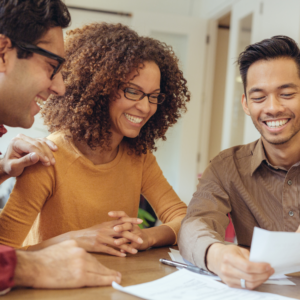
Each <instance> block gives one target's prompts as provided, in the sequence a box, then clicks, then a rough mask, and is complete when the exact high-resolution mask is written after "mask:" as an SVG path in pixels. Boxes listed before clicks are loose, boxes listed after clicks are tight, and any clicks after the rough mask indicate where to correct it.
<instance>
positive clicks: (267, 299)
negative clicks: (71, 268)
mask: <svg viewBox="0 0 300 300" xmlns="http://www.w3.org/2000/svg"><path fill="white" fill-rule="evenodd" d="M112 286H113V288H115V289H117V290H119V291H121V292H124V293H128V294H131V295H134V296H137V297H141V298H143V299H147V300H181V299H182V300H200V299H205V300H216V299H222V300H240V299H243V300H291V299H292V298H287V297H283V296H279V295H275V294H269V293H261V292H256V291H248V290H242V289H234V288H230V287H228V286H227V285H225V284H222V283H220V282H217V281H214V280H211V279H209V278H208V276H205V275H200V274H196V273H193V272H189V271H187V270H184V269H183V270H180V271H176V272H174V273H172V274H170V275H167V276H165V277H163V278H161V279H158V280H155V281H151V282H148V283H142V284H138V285H132V286H128V287H122V286H120V285H119V284H117V283H116V282H113V284H112Z"/></svg>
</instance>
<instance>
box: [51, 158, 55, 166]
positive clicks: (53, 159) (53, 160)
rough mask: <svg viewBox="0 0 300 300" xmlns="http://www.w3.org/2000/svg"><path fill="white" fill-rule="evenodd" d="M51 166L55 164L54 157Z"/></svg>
mask: <svg viewBox="0 0 300 300" xmlns="http://www.w3.org/2000/svg"><path fill="white" fill-rule="evenodd" d="M51 164H52V165H54V164H55V158H54V157H53V158H52V159H51Z"/></svg>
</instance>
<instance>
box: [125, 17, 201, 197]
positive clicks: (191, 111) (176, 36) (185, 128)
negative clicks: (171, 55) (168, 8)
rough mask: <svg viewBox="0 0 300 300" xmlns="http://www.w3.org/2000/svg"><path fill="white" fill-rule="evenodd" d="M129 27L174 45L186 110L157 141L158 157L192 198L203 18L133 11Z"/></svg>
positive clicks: (175, 183) (169, 175) (180, 190)
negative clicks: (163, 138) (186, 89)
mask: <svg viewBox="0 0 300 300" xmlns="http://www.w3.org/2000/svg"><path fill="white" fill-rule="evenodd" d="M131 25H132V28H133V29H134V30H136V31H137V32H138V33H139V34H141V35H147V36H150V37H153V38H156V39H158V40H161V41H163V42H166V43H167V44H169V45H171V46H172V47H173V48H174V51H175V53H176V54H177V56H178V57H179V60H180V63H181V65H182V70H183V72H184V76H185V78H186V79H187V82H188V87H189V90H190V92H191V95H192V98H191V102H190V103H189V104H188V111H187V113H185V114H184V115H183V117H182V118H181V119H180V121H179V122H178V123H177V124H175V126H174V127H172V128H170V129H169V130H168V133H167V141H165V142H164V141H162V142H160V143H158V145H157V146H158V150H157V152H156V153H155V155H156V158H157V161H158V163H159V165H160V167H161V169H162V170H163V173H164V175H165V177H166V178H167V180H168V181H169V183H170V184H171V185H172V186H173V188H174V190H175V191H176V192H177V194H178V195H179V197H180V198H181V200H183V201H184V202H186V203H189V201H190V200H191V198H192V195H193V193H194V191H195V189H196V184H197V169H198V168H197V164H198V161H197V157H198V137H199V132H200V115H201V102H202V99H201V95H202V88H203V87H202V82H203V75H204V74H203V70H204V68H203V65H204V55H205V39H206V22H205V21H204V20H200V19H198V18H193V17H183V16H174V15H167V14H160V13H145V12H138V11H136V12H134V13H133V18H132V23H131Z"/></svg>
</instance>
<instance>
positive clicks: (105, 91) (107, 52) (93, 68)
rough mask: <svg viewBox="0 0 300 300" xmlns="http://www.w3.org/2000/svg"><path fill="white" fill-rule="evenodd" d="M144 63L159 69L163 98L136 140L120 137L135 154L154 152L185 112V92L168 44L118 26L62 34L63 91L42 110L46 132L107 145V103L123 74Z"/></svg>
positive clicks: (187, 97)
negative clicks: (164, 98) (64, 43)
mask: <svg viewBox="0 0 300 300" xmlns="http://www.w3.org/2000/svg"><path fill="white" fill-rule="evenodd" d="M148 61H153V62H155V63H156V64H157V65H158V67H159V69H160V72H161V82H160V88H161V92H162V93H164V94H166V100H165V101H164V102H163V104H161V105H158V106H157V111H156V113H155V114H154V115H153V116H152V117H151V118H150V119H149V120H148V122H147V123H146V124H145V125H144V126H143V127H142V129H141V131H140V133H139V135H138V136H137V137H136V138H127V137H124V140H125V141H126V142H127V143H128V144H129V147H130V149H132V150H133V152H135V153H136V154H137V155H140V154H141V153H146V152H147V150H150V151H153V150H156V147H155V141H156V140H157V139H159V138H162V139H163V140H166V136H165V134H166V131H167V129H168V128H169V127H170V126H172V125H173V124H175V123H176V122H177V120H178V118H179V117H180V116H181V112H185V111H186V102H187V101H190V93H189V91H188V88H187V86H186V80H185V79H184V77H183V73H182V71H181V70H180V69H179V67H178V58H177V57H176V55H175V53H174V51H173V50H172V48H171V47H170V46H167V45H166V44H165V43H162V42H160V41H158V40H155V39H152V38H149V37H141V36H139V35H138V34H137V33H136V32H135V31H133V30H132V29H130V28H128V27H127V26H124V25H122V24H116V25H113V24H107V23H93V24H89V25H85V26H83V27H82V28H77V29H75V30H70V31H69V32H68V33H67V39H66V63H65V65H64V67H63V70H62V75H63V78H64V82H65V85H66V94H65V95H64V96H51V97H50V99H49V100H48V101H47V102H46V103H45V105H44V107H43V109H42V115H43V117H44V121H45V124H46V125H48V127H49V130H50V132H54V131H58V130H60V131H64V132H70V134H71V135H72V138H73V139H75V140H77V141H85V142H86V143H87V144H88V145H89V146H90V147H91V148H92V149H94V148H95V147H101V148H102V149H109V148H110V139H111V136H112V133H111V131H110V128H111V121H110V115H109V102H110V101H113V100H114V99H116V97H117V95H118V94H117V91H118V87H119V85H120V84H121V83H123V82H125V81H126V79H127V78H128V75H129V74H130V73H131V72H132V71H134V70H139V68H140V67H141V65H143V63H144V62H148Z"/></svg>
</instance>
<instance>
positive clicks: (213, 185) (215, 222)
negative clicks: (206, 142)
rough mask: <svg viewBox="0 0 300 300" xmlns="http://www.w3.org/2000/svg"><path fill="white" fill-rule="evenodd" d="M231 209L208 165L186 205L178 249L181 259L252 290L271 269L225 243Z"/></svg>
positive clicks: (247, 252)
mask: <svg viewBox="0 0 300 300" xmlns="http://www.w3.org/2000/svg"><path fill="white" fill-rule="evenodd" d="M230 212H231V205H230V199H229V195H228V194H227V192H226V191H225V190H224V187H223V184H222V182H221V180H220V178H219V175H218V172H217V170H216V169H215V168H214V166H213V165H212V164H210V165H209V167H208V168H207V169H206V170H205V172H204V174H203V175H202V177H201V179H200V180H199V185H198V187H197V191H196V193H195V194H194V196H193V199H192V201H191V202H190V204H189V207H188V211H187V216H186V218H185V219H184V220H183V222H182V227H181V229H180V233H179V249H180V252H181V254H182V255H183V257H184V258H185V259H187V260H188V261H190V262H192V263H193V264H195V265H197V266H199V267H201V268H205V269H206V268H207V269H208V270H210V271H212V272H214V273H215V274H217V275H218V276H219V277H220V278H221V279H222V280H223V282H225V283H226V284H227V285H229V286H232V287H235V288H241V281H240V280H241V279H245V280H246V287H247V288H248V289H254V288H255V287H257V286H258V285H260V284H262V283H263V282H264V281H266V280H267V279H268V278H269V276H271V275H272V274H273V272H274V270H273V269H272V268H271V267H270V265H269V264H266V263H253V262H250V261H249V251H248V250H246V249H243V248H240V247H238V246H236V245H225V244H224V237H225V230H226V228H227V226H228V224H229V219H228V217H227V214H228V213H230Z"/></svg>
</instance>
